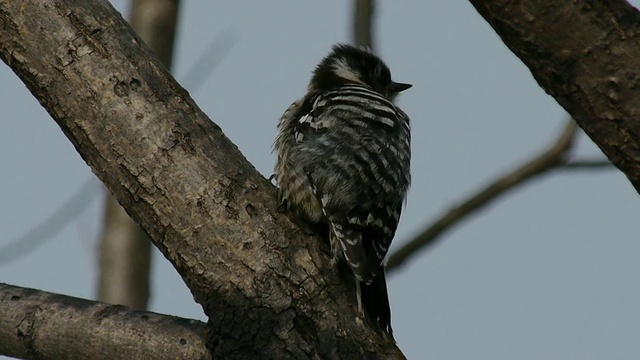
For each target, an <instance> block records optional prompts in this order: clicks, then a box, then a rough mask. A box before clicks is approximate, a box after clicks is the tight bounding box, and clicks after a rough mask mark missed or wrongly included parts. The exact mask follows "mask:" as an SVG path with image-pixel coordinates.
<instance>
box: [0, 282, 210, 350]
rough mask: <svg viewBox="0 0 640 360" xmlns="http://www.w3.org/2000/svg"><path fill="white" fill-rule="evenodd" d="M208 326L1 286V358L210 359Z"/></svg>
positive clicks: (5, 285)
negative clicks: (206, 344)
mask: <svg viewBox="0 0 640 360" xmlns="http://www.w3.org/2000/svg"><path fill="white" fill-rule="evenodd" d="M205 340H206V325H205V324H204V323H202V322H200V321H197V320H189V319H182V318H178V317H174V316H167V315H160V314H156V313H152V312H147V311H138V310H133V309H130V308H126V307H124V306H116V305H108V304H104V303H99V302H93V301H88V300H83V299H78V298H74V297H70V296H64V295H56V294H51V293H48V292H44V291H38V290H33V289H27V288H20V287H17V286H11V285H7V284H2V283H0V354H2V355H7V356H12V357H18V358H22V359H89V358H91V359H194V360H195V359H210V358H211V357H210V355H209V352H208V351H207V348H206V347H205Z"/></svg>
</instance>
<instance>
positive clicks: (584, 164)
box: [558, 159, 615, 171]
mask: <svg viewBox="0 0 640 360" xmlns="http://www.w3.org/2000/svg"><path fill="white" fill-rule="evenodd" d="M602 168H607V169H615V166H613V164H612V163H611V161H609V160H607V159H593V160H586V159H585V160H572V161H569V162H567V163H566V164H563V165H562V166H558V170H567V171H574V170H599V169H602Z"/></svg>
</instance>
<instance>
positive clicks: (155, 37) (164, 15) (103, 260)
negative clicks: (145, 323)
mask: <svg viewBox="0 0 640 360" xmlns="http://www.w3.org/2000/svg"><path fill="white" fill-rule="evenodd" d="M178 10H179V1H178V0H132V1H131V15H130V21H129V23H130V24H131V26H132V27H133V28H134V29H135V30H136V33H137V34H138V36H140V37H141V38H142V39H143V40H144V42H145V44H147V46H149V48H150V49H151V50H152V51H153V53H154V54H156V56H157V57H158V59H159V60H160V61H161V62H162V64H163V65H164V66H165V67H166V68H167V69H169V70H171V64H172V62H173V44H174V40H175V33H176V23H177V19H178ZM99 264H100V272H99V279H98V300H100V301H104V302H108V303H111V304H121V305H126V306H130V307H134V308H136V309H146V308H147V304H148V302H149V294H150V293H151V290H150V286H151V285H150V283H149V276H150V271H151V242H150V240H149V237H148V236H147V234H146V233H145V232H144V231H143V230H142V229H141V228H140V226H138V224H136V223H135V222H134V221H133V220H132V219H131V218H130V217H129V216H128V215H127V213H126V212H125V210H124V209H123V208H122V207H121V206H120V204H118V202H117V200H116V199H115V198H114V197H113V196H111V194H109V193H107V199H106V202H105V209H104V226H103V232H102V238H101V239H100V263H99Z"/></svg>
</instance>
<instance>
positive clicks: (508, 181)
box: [387, 118, 578, 271]
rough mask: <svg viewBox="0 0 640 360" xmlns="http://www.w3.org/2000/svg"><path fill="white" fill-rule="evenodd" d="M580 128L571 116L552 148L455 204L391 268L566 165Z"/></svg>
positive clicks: (392, 258) (400, 251)
mask: <svg viewBox="0 0 640 360" xmlns="http://www.w3.org/2000/svg"><path fill="white" fill-rule="evenodd" d="M577 129H578V127H577V125H576V123H575V121H573V119H571V118H569V119H568V121H567V124H566V126H565V128H564V130H563V131H562V132H561V133H560V135H559V136H558V138H557V139H556V140H555V141H554V142H553V143H552V144H551V146H550V147H549V148H548V149H546V150H544V151H543V152H542V153H540V154H539V155H537V156H534V157H533V158H531V159H530V160H529V161H526V162H525V163H524V164H523V165H521V166H519V167H518V168H516V169H514V170H513V171H511V172H509V173H507V174H505V175H503V176H501V177H499V178H498V179H496V180H494V181H493V182H492V183H491V184H489V185H488V186H486V187H485V188H483V189H482V190H480V191H478V192H477V193H476V194H474V195H472V196H470V197H469V198H468V200H466V201H464V202H463V203H462V204H460V205H458V206H455V207H454V208H452V209H451V210H449V211H447V212H446V213H445V214H443V215H442V216H441V217H440V218H438V219H437V220H436V221H434V222H433V223H431V224H430V225H428V226H427V227H426V229H425V230H424V231H422V232H421V233H420V235H418V236H417V237H416V238H415V239H413V240H411V241H409V242H408V243H407V244H405V245H404V246H402V247H401V248H400V249H398V250H397V251H395V252H394V253H393V254H392V255H391V256H390V257H389V262H388V264H387V269H388V270H389V271H392V270H394V269H397V268H399V267H400V266H401V265H402V264H403V263H404V262H405V261H407V260H408V259H409V258H410V257H412V256H415V255H417V254H418V250H423V249H425V248H426V247H427V246H430V245H433V244H434V243H435V241H436V240H437V239H439V238H440V236H441V235H442V234H444V233H445V232H446V231H447V230H449V229H450V228H451V227H452V226H454V225H456V224H458V223H459V222H460V221H462V220H466V219H468V217H469V215H470V214H472V213H474V212H476V211H477V210H479V209H481V208H483V207H484V206H487V205H488V204H490V203H491V202H493V201H494V200H496V199H498V197H499V196H501V195H504V194H505V193H506V192H507V191H510V190H514V189H515V188H516V187H518V186H520V185H523V184H524V183H526V182H527V181H529V180H531V179H534V178H535V177H537V176H539V175H541V174H543V173H545V172H547V171H548V170H551V169H553V168H556V167H558V166H562V165H563V164H564V162H565V160H566V157H567V154H568V152H569V150H570V149H571V146H572V144H573V141H574V138H575V134H576V131H577Z"/></svg>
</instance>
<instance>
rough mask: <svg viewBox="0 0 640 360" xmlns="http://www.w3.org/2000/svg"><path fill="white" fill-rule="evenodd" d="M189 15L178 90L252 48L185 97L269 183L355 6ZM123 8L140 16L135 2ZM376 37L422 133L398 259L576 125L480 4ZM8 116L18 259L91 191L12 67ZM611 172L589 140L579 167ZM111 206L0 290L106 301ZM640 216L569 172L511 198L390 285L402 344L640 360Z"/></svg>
mask: <svg viewBox="0 0 640 360" xmlns="http://www.w3.org/2000/svg"><path fill="white" fill-rule="evenodd" d="M637 2H638V1H634V2H633V3H637ZM182 3H183V7H182V12H181V19H180V20H181V21H180V27H179V33H178V42H177V44H178V45H177V51H176V54H175V59H176V60H175V62H174V64H175V74H176V77H177V79H178V80H179V81H180V79H182V78H184V76H185V75H186V74H187V73H188V71H189V69H190V67H191V65H192V64H193V62H194V61H195V58H196V57H197V56H198V55H199V54H201V53H202V52H203V51H204V49H205V48H206V47H207V44H208V43H209V42H210V41H211V40H212V39H213V38H215V37H216V36H217V35H219V34H221V33H223V32H227V33H231V34H233V36H236V37H237V44H236V45H235V46H234V47H233V48H232V49H231V50H230V52H229V53H228V54H227V55H226V56H225V57H224V59H223V60H222V62H221V63H220V64H219V65H218V67H217V68H216V69H215V72H214V73H213V74H211V76H209V77H208V78H207V80H206V83H205V84H204V85H203V86H201V87H199V88H197V89H189V88H188V86H187V85H185V86H187V89H188V90H189V91H190V93H191V95H192V96H193V97H194V98H195V100H196V102H197V103H198V104H199V106H200V107H201V108H202V109H203V110H204V111H205V112H206V113H207V114H208V115H209V116H210V117H211V119H212V120H213V121H214V122H216V123H217V124H218V125H220V127H221V128H222V129H223V130H224V132H225V134H226V135H227V136H229V137H230V138H231V140H232V141H233V142H235V143H236V144H237V145H238V147H239V148H240V150H241V151H242V152H243V153H244V154H245V156H246V157H247V158H248V159H249V160H250V161H251V162H252V163H253V164H254V165H255V166H256V168H257V169H258V170H259V171H261V172H262V174H264V175H266V176H268V175H270V174H271V171H272V167H273V163H274V157H273V156H272V155H271V153H270V149H271V144H272V142H273V138H274V136H275V127H276V123H277V121H278V118H279V117H280V115H281V114H282V112H283V111H284V109H286V107H287V106H288V105H289V104H290V103H291V102H292V101H293V100H295V99H296V98H298V97H299V96H301V95H302V94H303V92H304V91H305V88H306V85H307V81H308V79H309V76H310V72H311V70H312V69H313V67H314V66H315V64H316V63H317V62H318V61H319V60H320V59H321V58H322V57H323V56H324V55H325V54H326V53H327V51H328V50H329V48H330V46H331V45H332V44H333V43H336V42H344V41H348V40H349V39H350V36H349V31H350V24H349V16H350V11H349V10H350V7H349V5H350V2H347V1H339V2H310V1H295V2H294V1H282V0H280V1H269V2H265V1H257V0H253V1H243V2H231V1H229V2H209V1H183V2H182ZM114 5H115V6H116V7H117V8H118V9H119V10H120V11H122V12H123V14H124V15H125V16H126V15H127V13H128V2H127V1H124V0H121V1H114ZM377 24H378V27H377V32H376V35H377V36H376V39H377V46H378V52H379V53H380V55H381V56H382V57H383V58H384V59H385V61H386V62H387V64H388V65H389V66H390V68H391V71H392V74H393V76H394V78H395V79H396V80H397V81H402V82H411V83H413V84H414V86H413V88H412V89H411V90H409V91H407V92H405V93H403V96H402V98H401V100H400V104H401V107H402V108H403V109H404V110H405V111H406V112H407V113H408V114H409V115H410V116H411V119H412V125H413V163H412V166H413V185H412V189H411V192H410V194H409V199H408V205H407V207H406V209H405V211H404V214H403V219H402V222H401V225H400V229H399V231H398V234H397V236H396V239H395V242H394V246H393V247H392V251H393V249H394V248H395V249H397V248H398V245H399V244H402V243H404V242H406V241H408V240H410V239H411V238H412V236H414V235H415V234H417V233H418V232H419V231H420V230H421V229H422V228H423V227H424V226H425V225H426V224H427V223H429V221H430V220H432V219H434V218H435V217H436V216H437V215H438V214H440V213H441V212H443V211H445V210H447V209H448V208H450V207H451V206H453V205H455V204H457V203H458V202H459V201H460V200H462V199H464V198H465V197H466V196H467V195H468V194H470V193H472V192H473V191H475V190H476V189H478V188H479V187H481V186H482V185H484V184H485V183H486V182H488V181H490V180H491V179H493V178H494V177H495V176H497V175H498V174H501V173H503V172H506V171H508V170H509V169H511V168H512V167H513V166H515V165H516V164H518V163H520V162H521V161H523V160H525V159H527V158H528V157H529V156H531V155H533V154H535V153H537V152H538V151H539V150H540V149H542V148H543V147H544V146H546V145H547V144H548V143H549V142H550V141H552V140H553V139H554V137H555V136H556V134H557V132H558V131H559V130H560V129H562V127H563V124H564V121H565V113H564V111H563V110H562V109H561V108H560V107H559V106H558V105H557V104H556V102H555V101H554V100H553V98H551V97H549V96H547V95H546V94H545V93H544V92H543V91H542V90H541V89H540V88H539V87H538V86H537V84H536V82H535V81H534V80H533V78H532V77H531V75H530V73H529V71H528V69H527V68H526V67H525V66H524V65H523V64H522V63H521V62H520V61H519V60H518V59H517V58H516V57H515V56H514V55H513V54H512V53H511V52H510V51H509V50H508V49H507V48H506V47H505V46H504V45H503V43H502V42H501V41H500V39H499V38H498V37H497V35H496V34H495V33H494V32H493V30H492V29H491V28H490V27H489V25H488V24H487V23H486V22H485V21H484V20H483V19H482V18H481V17H480V16H479V15H478V14H477V13H476V12H475V10H474V9H473V7H472V6H471V5H470V4H469V3H468V2H466V1H438V2H435V1H418V0H413V1H403V2H397V1H385V2H382V1H381V4H380V5H379V7H378V23H377ZM559 36H561V35H559ZM0 109H1V110H0V117H1V121H2V131H0V165H1V167H2V182H1V184H2V186H0V199H1V201H0V229H2V233H3V236H2V238H0V246H2V245H4V244H8V243H10V242H11V241H12V240H13V239H15V238H17V237H19V236H20V235H22V234H24V233H25V232H27V231H28V230H29V229H31V228H32V227H33V226H34V225H35V224H38V223H40V222H42V221H43V220H45V219H46V218H47V217H48V216H50V215H51V213H52V212H54V211H55V209H56V208H58V207H59V206H60V205H61V204H62V203H64V202H65V201H67V200H68V199H69V198H70V197H71V195H72V194H74V193H75V192H76V191H77V189H78V188H79V187H80V186H82V184H84V183H86V182H87V181H88V179H90V178H92V177H93V175H92V173H91V171H90V169H89V168H88V167H87V165H86V164H85V163H84V161H83V160H82V159H81V158H80V156H79V155H78V154H77V153H76V152H75V150H74V148H73V146H72V145H71V143H70V142H69V141H68V140H67V139H66V138H65V136H64V135H63V133H62V132H61V131H60V129H59V128H58V126H57V125H56V124H55V122H54V121H53V120H51V119H50V118H49V116H48V115H47V113H46V112H45V111H44V110H43V109H42V108H41V107H40V105H39V104H38V103H37V101H35V99H34V98H33V97H32V96H31V95H30V94H29V92H28V91H27V90H26V88H25V86H24V85H23V84H22V83H21V82H20V81H19V80H18V79H17V77H16V76H15V75H14V74H13V73H12V72H11V71H10V69H9V68H8V67H6V66H4V65H2V66H0ZM597 156H602V155H601V154H600V151H599V150H598V149H597V148H596V147H595V146H594V145H593V144H592V142H591V141H590V140H589V139H588V138H587V137H586V136H584V135H581V136H580V141H579V146H578V147H577V149H576V150H575V157H577V158H583V157H589V158H593V157H597ZM94 188H95V189H96V192H100V190H99V186H97V185H96V186H95V187H94ZM100 197H101V196H100ZM101 207H102V200H101V199H100V200H99V201H94V202H93V203H92V205H91V207H90V209H89V210H88V211H86V212H85V213H83V214H82V215H81V216H79V217H78V218H77V219H76V220H75V221H73V222H72V223H71V224H70V225H69V226H67V227H66V228H64V229H63V230H62V231H60V232H59V233H58V234H57V235H55V236H53V237H52V238H51V239H49V240H48V241H47V242H46V243H45V244H44V245H42V246H40V247H38V248H37V249H36V250H35V251H33V252H31V253H30V254H28V255H27V256H25V257H22V258H20V259H19V260H16V261H13V262H10V263H8V264H5V265H1V264H0V281H1V282H6V283H9V284H13V285H18V286H25V287H33V288H37V289H43V290H47V291H52V292H57V293H62V294H68V295H73V296H78V297H83V298H93V297H94V289H95V287H96V276H97V274H96V257H97V254H96V245H97V239H98V234H99V231H100V229H99V228H100V220H101V217H102V212H101V211H102V210H101ZM639 211H640V201H638V194H637V193H636V192H635V190H634V189H633V188H632V186H631V185H630V183H629V182H628V181H627V179H626V178H625V176H624V175H623V174H622V173H620V172H619V171H617V170H604V171H597V172H581V173H556V174H554V175H550V176H548V177H543V178H541V179H539V180H536V181H534V182H532V183H531V184H529V185H528V186H526V187H524V188H521V189H518V190H517V191H515V192H513V193H509V195H508V196H506V197H503V198H501V199H500V200H499V201H497V202H496V203H495V204H494V205H492V206H490V207H489V208H488V209H486V210H484V211H483V212H481V213H479V214H478V215H476V216H473V217H472V218H470V219H468V221H466V222H464V223H463V224H462V226H459V227H457V228H455V229H454V230H453V231H451V232H449V233H447V234H446V236H445V237H444V239H443V240H442V241H441V242H440V243H439V244H438V245H437V246H435V247H433V248H430V249H429V250H428V251H425V252H423V253H421V254H420V255H419V256H417V257H416V258H415V259H414V260H413V261H412V262H411V263H410V264H409V265H408V266H406V267H404V268H403V269H402V270H400V271H398V272H395V273H393V274H392V276H390V279H389V282H390V289H389V291H390V295H391V304H392V309H393V326H394V330H395V334H396V339H397V341H398V345H399V346H400V348H401V349H402V350H403V352H404V353H405V354H406V355H407V357H408V358H410V359H421V358H426V357H429V358H432V359H492V360H497V359H505V360H506V359H521V360H527V359H605V358H606V359H637V358H640V341H638V335H639V334H640V329H638V326H639V325H638V324H640V311H638V309H637V307H638V304H640V291H639V290H638V287H637V278H638V274H639V273H640V264H639V263H638V261H637V259H636V258H637V254H638V253H640V242H639V241H638V240H639V239H638V237H637V235H634V234H636V231H637V225H633V224H634V223H635V224H637V223H638V222H637V221H638V220H637V214H638V213H639ZM1 255H2V254H0V256H1ZM153 267H154V270H153V290H152V292H153V300H152V303H151V310H153V311H157V312H161V313H168V314H175V315H179V316H184V317H192V318H198V319H204V315H203V313H202V311H201V309H200V307H199V306H198V305H197V304H195V303H194V302H193V300H192V298H191V295H190V293H189V291H188V289H187V288H186V287H185V285H184V284H183V283H182V281H181V280H180V278H179V277H178V275H177V273H176V272H175V270H173V268H172V267H171V266H170V264H169V263H168V262H167V261H166V260H165V259H164V258H162V256H161V255H159V253H157V252H156V256H155V257H154V263H153Z"/></svg>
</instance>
